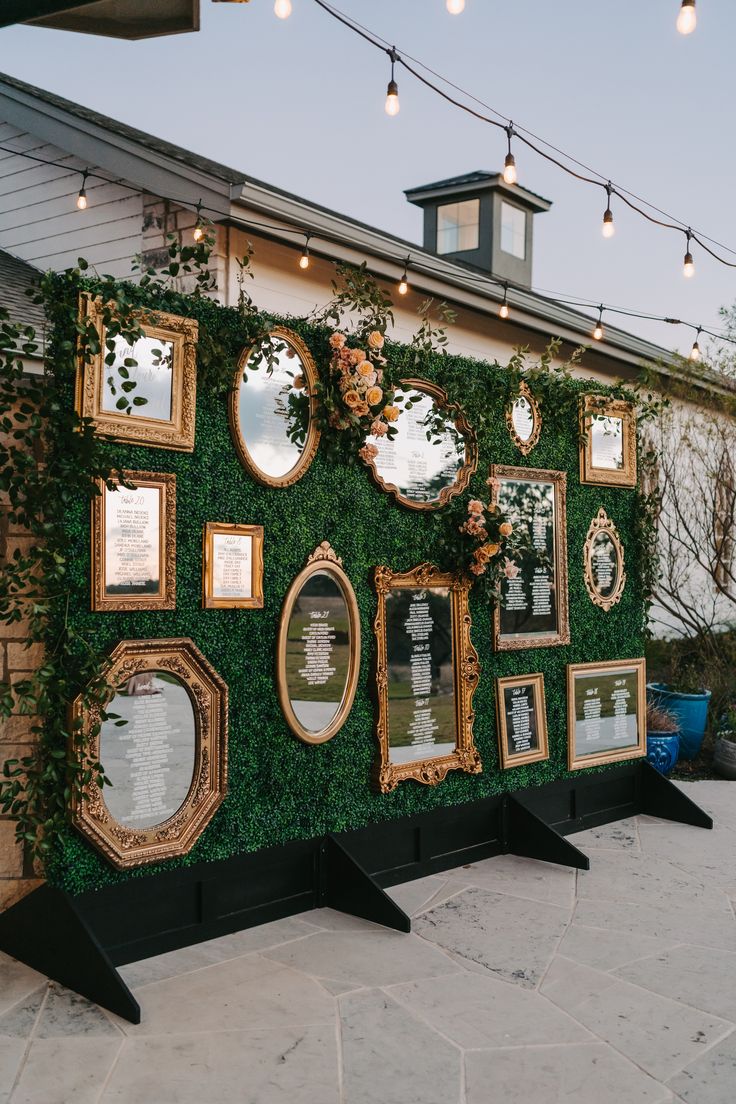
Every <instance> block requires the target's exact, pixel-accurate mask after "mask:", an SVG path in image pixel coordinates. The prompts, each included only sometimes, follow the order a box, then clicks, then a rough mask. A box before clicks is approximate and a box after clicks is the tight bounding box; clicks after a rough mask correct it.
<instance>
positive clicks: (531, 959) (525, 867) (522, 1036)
mask: <svg viewBox="0 0 736 1104" xmlns="http://www.w3.org/2000/svg"><path fill="white" fill-rule="evenodd" d="M683 789H685V791H686V792H687V793H688V795H690V796H691V797H693V799H694V800H695V801H697V802H698V803H699V804H701V805H702V806H703V807H704V808H705V809H707V810H708V811H709V812H711V813H712V815H713V817H714V820H715V824H716V827H715V829H714V831H712V832H707V831H703V830H702V829H698V828H690V827H686V826H684V825H679V824H671V823H668V822H665V821H661V820H655V819H654V818H650V817H637V818H635V819H633V820H630V821H623V822H619V823H617V824H613V825H608V826H606V827H604V828H600V829H594V830H592V831H588V832H583V833H580V834H579V835H577V836H573V837H570V838H571V839H572V840H573V841H574V842H575V843H576V844H577V845H578V846H579V847H581V848H582V849H583V850H584V851H586V852H587V853H589V854H590V856H591V860H592V861H591V867H592V869H591V870H590V871H589V872H575V871H571V870H567V869H565V868H563V867H557V866H551V865H548V864H546V863H539V862H534V861H532V860H526V859H518V858H513V857H509V856H507V857H504V858H497V859H491V860H488V861H485V862H480V863H477V864H475V865H473V866H469V867H463V868H462V869H457V870H452V871H448V872H447V873H444V874H439V875H435V876H433V877H430V878H425V879H422V880H421V881H416V882H410V883H407V884H406V885H403V886H397V887H395V888H394V889H392V890H391V891H390V892H391V894H392V896H393V897H394V898H395V899H396V900H397V901H398V902H399V904H401V906H402V907H403V908H404V909H405V910H406V911H408V912H411V913H412V915H413V916H414V917H415V920H414V923H413V929H414V930H413V933H412V934H411V935H400V934H397V933H393V932H387V931H385V930H384V929H382V928H379V927H376V926H374V925H373V924H369V923H366V922H363V921H361V920H356V919H354V918H351V917H347V916H342V915H340V914H338V913H334V912H330V911H329V910H323V911H317V912H310V913H306V914H304V915H303V916H299V917H293V918H289V919H286V920H281V921H277V922H276V923H273V924H269V925H267V926H265V927H261V928H254V929H251V930H248V931H245V932H240V933H238V934H236V935H231V936H226V937H224V938H222V939H217V940H213V941H212V942H210V943H206V944H200V945H199V946H196V947H191V948H187V949H186V950H182V951H176V952H173V953H171V954H167V955H162V956H160V957H159V958H155V959H148V960H146V961H144V962H140V963H136V964H133V965H130V966H126V967H124V968H123V970H122V973H123V974H124V976H125V978H126V980H127V981H128V983H129V984H130V985H131V987H133V988H134V989H135V991H136V995H137V996H138V999H139V1000H140V1003H141V1006H142V1010H143V1023H142V1024H140V1025H138V1026H133V1025H131V1024H129V1023H126V1022H124V1021H123V1020H120V1019H118V1018H117V1017H116V1016H113V1015H111V1014H109V1013H107V1012H104V1011H102V1010H101V1009H99V1008H97V1007H96V1006H95V1005H93V1004H90V1003H89V1002H88V1001H86V1000H83V999H82V998H80V997H77V996H75V995H74V994H72V993H69V992H68V991H66V990H64V989H62V988H61V987H59V986H57V985H55V984H50V983H48V982H46V981H45V979H44V978H42V977H41V976H39V975H38V974H35V973H34V972H33V971H32V970H29V969H28V968H27V967H25V966H22V965H20V964H18V963H16V962H14V961H13V960H12V959H9V958H7V957H3V956H2V955H0V1104H70V1102H72V1101H73V1102H74V1104H98V1102H104V1104H221V1102H222V1104H224V1102H230V1101H232V1102H237V1104H495V1102H496V1101H503V1102H504V1104H558V1102H560V1104H561V1102H562V1101H564V1102H565V1104H629V1102H631V1104H634V1102H636V1104H638V1102H642V1104H643V1102H647V1104H659V1102H664V1101H672V1100H675V1101H685V1102H687V1104H733V1102H734V1101H736V919H735V917H734V909H736V786H734V784H733V783H728V782H700V783H692V784H688V785H684V786H683Z"/></svg>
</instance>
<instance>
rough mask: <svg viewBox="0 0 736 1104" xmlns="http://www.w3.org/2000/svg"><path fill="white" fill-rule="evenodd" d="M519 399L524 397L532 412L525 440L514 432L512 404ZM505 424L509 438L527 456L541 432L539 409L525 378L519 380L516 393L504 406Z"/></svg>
mask: <svg viewBox="0 0 736 1104" xmlns="http://www.w3.org/2000/svg"><path fill="white" fill-rule="evenodd" d="M519 399H526V401H527V402H528V403H529V406H530V408H531V412H532V422H533V427H532V433H531V436H530V437H529V439H528V440H527V441H524V440H522V438H521V437H520V436H519V434H518V433H517V432H516V426H515V425H514V406H515V405H516V403H517V401H518V400H519ZM506 425H507V426H508V427H509V434H510V435H511V440H512V441H513V442H514V444H515V445H516V447H517V448H518V450H519V452H520V453H521V455H522V456H528V455H529V453H530V452H531V451H532V449H533V448H534V446H535V445H536V444H537V442H538V441H539V435H540V433H541V432H542V415H541V413H540V410H539V403H538V402H537V400H536V399H535V398H534V395H532V393H531V391H530V390H529V385H528V384H527V382H526V380H522V381H521V383H520V384H519V390H518V392H517V394H516V395H514V397H513V398H512V400H511V402H510V403H509V404H508V406H507V407H506Z"/></svg>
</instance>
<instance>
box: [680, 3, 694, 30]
mask: <svg viewBox="0 0 736 1104" xmlns="http://www.w3.org/2000/svg"><path fill="white" fill-rule="evenodd" d="M697 22H698V17H697V15H696V14H695V0H682V3H681V4H680V11H679V13H678V16H677V29H678V31H679V32H680V34H681V35H688V34H692V32H693V31H694V30H695V27H696V25H697Z"/></svg>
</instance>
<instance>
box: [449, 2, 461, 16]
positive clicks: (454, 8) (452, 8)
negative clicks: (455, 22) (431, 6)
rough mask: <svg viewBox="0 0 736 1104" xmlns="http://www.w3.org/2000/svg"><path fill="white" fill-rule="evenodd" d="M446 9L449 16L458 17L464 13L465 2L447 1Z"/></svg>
mask: <svg viewBox="0 0 736 1104" xmlns="http://www.w3.org/2000/svg"><path fill="white" fill-rule="evenodd" d="M446 7H447V10H448V12H449V13H450V15H460V12H462V11H465V0H447V4H446Z"/></svg>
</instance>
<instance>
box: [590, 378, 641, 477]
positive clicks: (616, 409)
mask: <svg viewBox="0 0 736 1104" xmlns="http://www.w3.org/2000/svg"><path fill="white" fill-rule="evenodd" d="M594 414H596V415H598V416H599V417H603V418H606V417H608V418H620V419H621V423H622V431H621V432H622V441H621V448H622V450H623V463H624V466H623V468H622V469H621V471H611V469H610V468H594V467H593V457H592V442H593V437H592V434H591V432H590V421H591V418H592V416H593V415H594ZM636 478H637V475H636V408H635V406H634V404H633V403H630V402H627V401H626V400H625V399H610V398H607V397H606V396H601V395H584V396H583V398H582V399H581V401H580V482H581V483H585V484H592V485H594V486H599V487H635V486H636Z"/></svg>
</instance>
